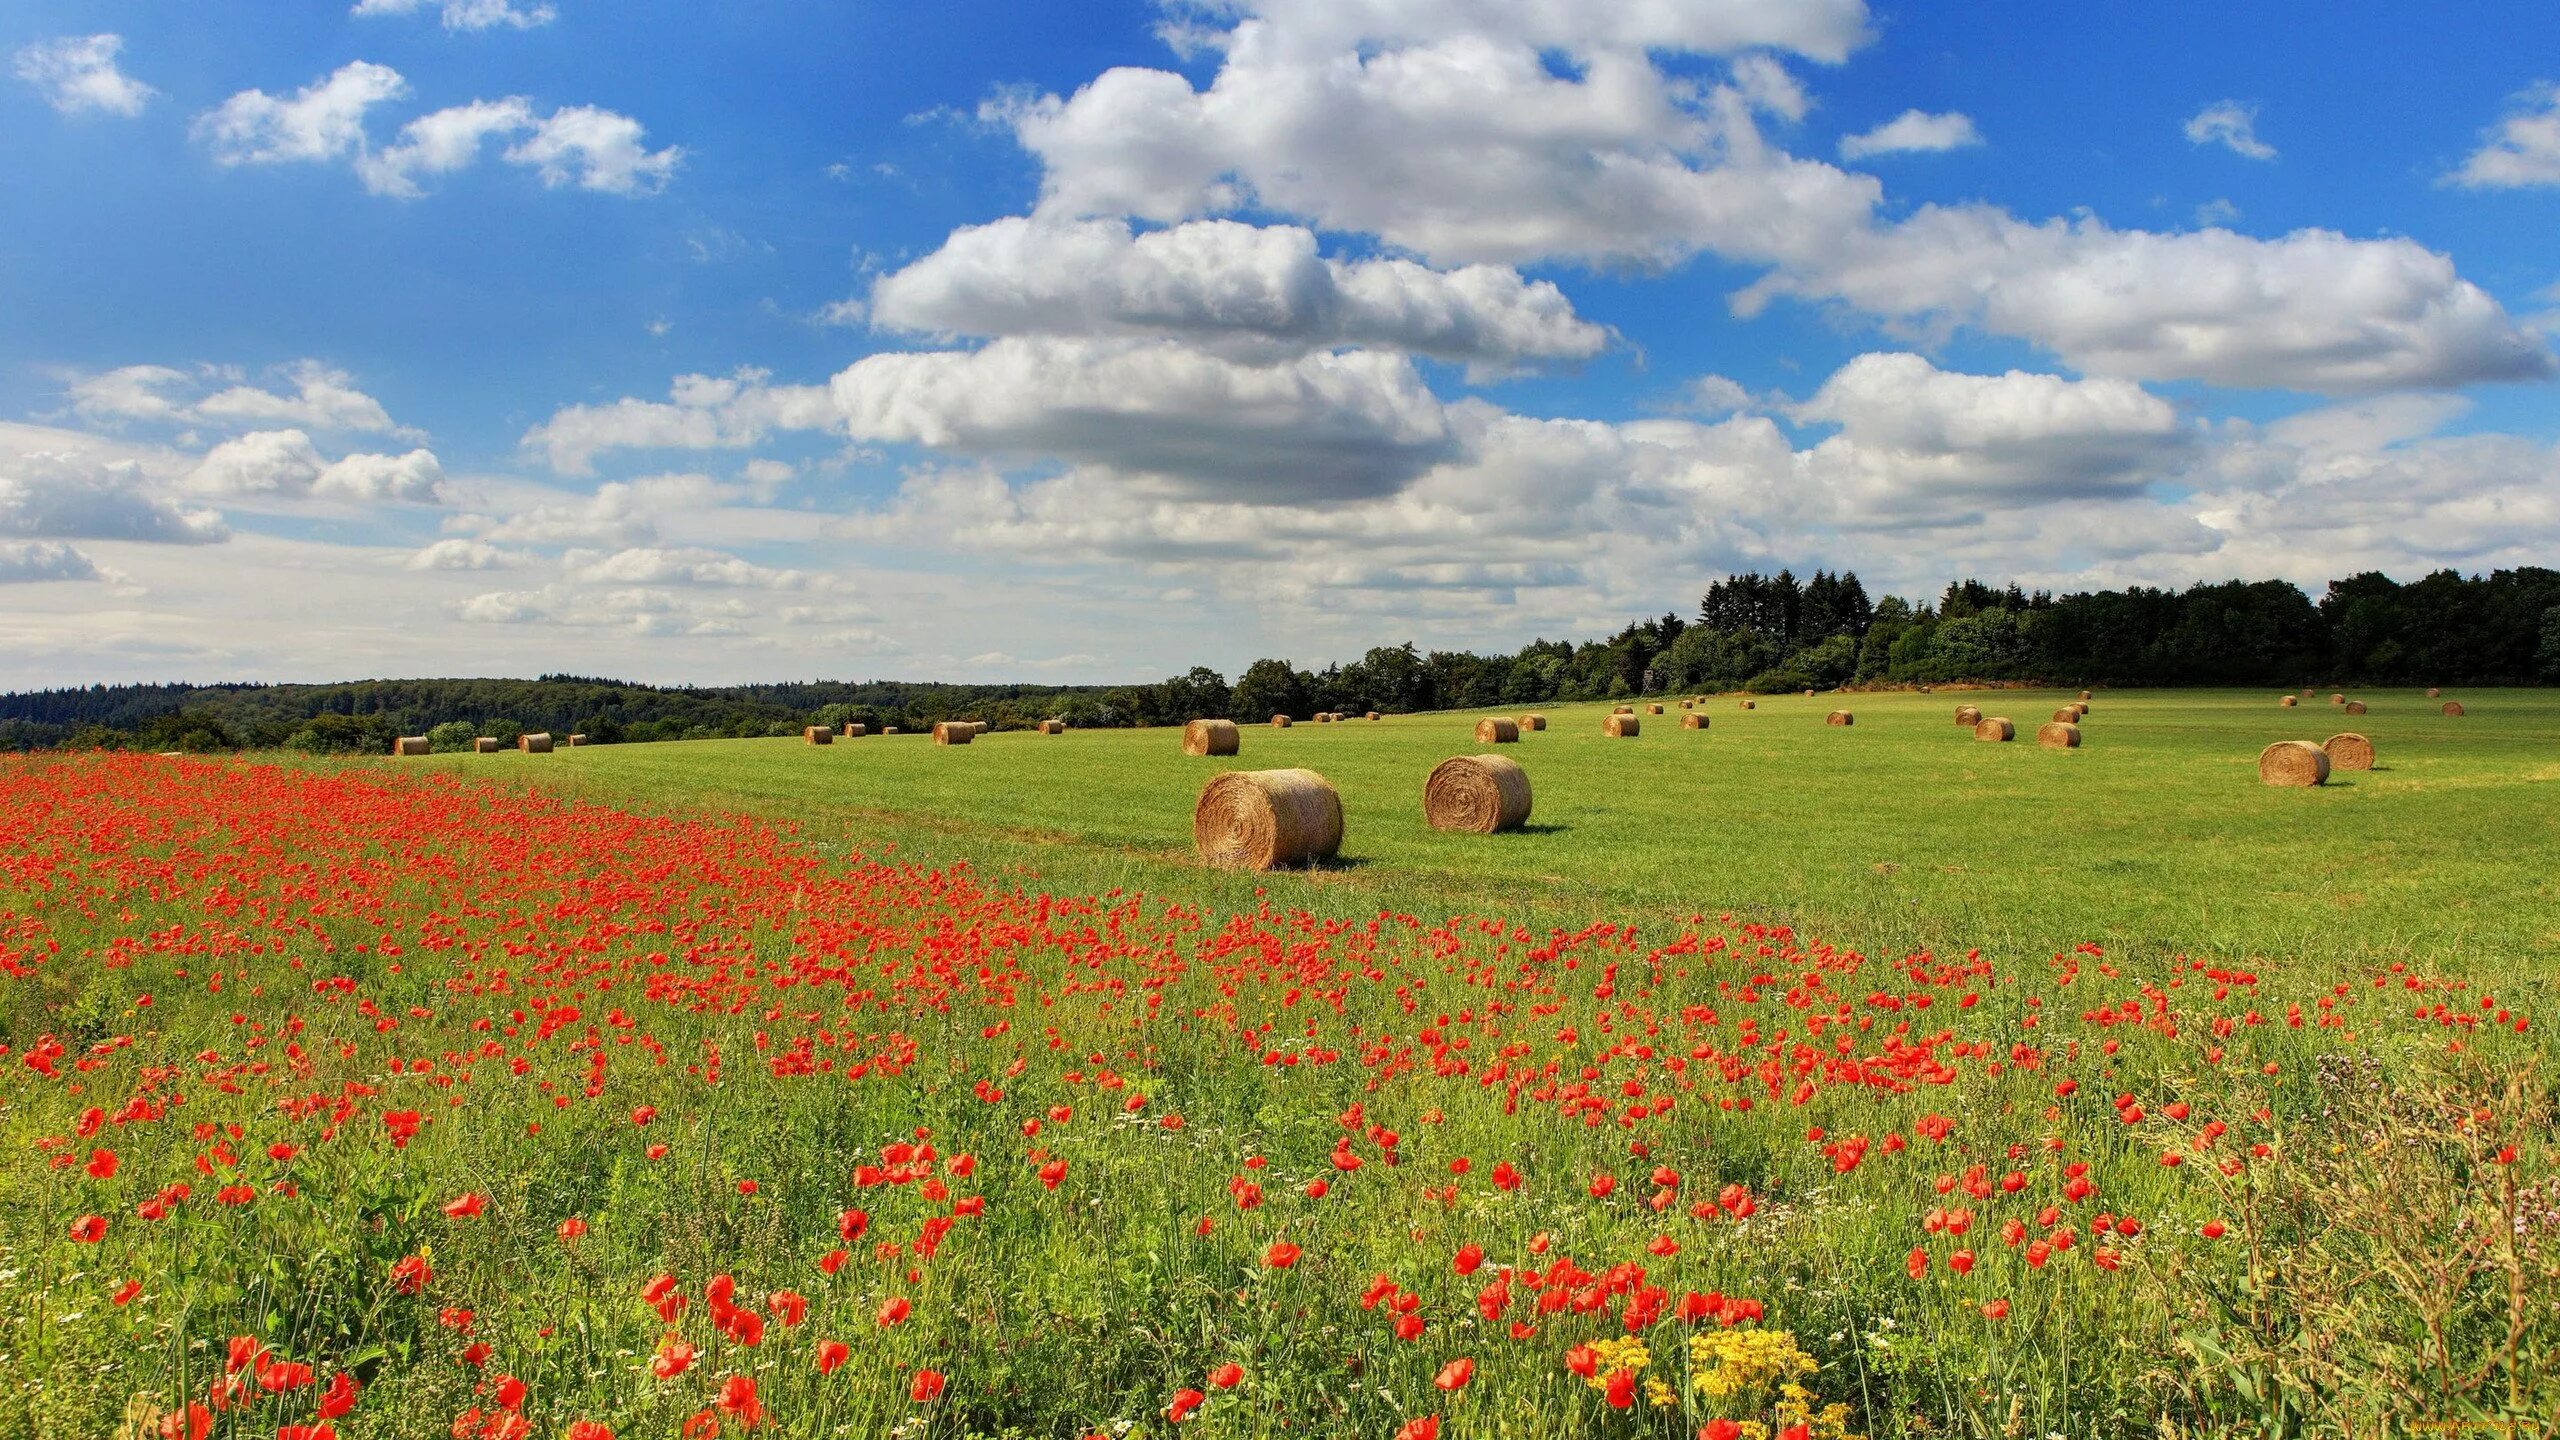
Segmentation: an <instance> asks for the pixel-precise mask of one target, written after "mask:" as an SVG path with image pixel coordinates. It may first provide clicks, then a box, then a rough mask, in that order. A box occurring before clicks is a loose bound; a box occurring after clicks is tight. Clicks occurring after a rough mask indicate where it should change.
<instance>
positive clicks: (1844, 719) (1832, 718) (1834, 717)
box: [1804, 690, 1858, 725]
mask: <svg viewBox="0 0 2560 1440" xmlns="http://www.w3.org/2000/svg"><path fill="white" fill-rule="evenodd" d="M1804 693H1806V694H1807V695H1810V694H1812V693H1813V692H1812V691H1810V690H1807V691H1806V692H1804ZM1822 723H1823V724H1825V725H1855V724H1857V723H1858V717H1857V716H1855V715H1852V714H1850V713H1849V712H1848V711H1846V710H1834V711H1832V712H1831V713H1830V714H1828V715H1825V716H1823V717H1822Z"/></svg>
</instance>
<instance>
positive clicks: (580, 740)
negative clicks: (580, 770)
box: [569, 735, 587, 750]
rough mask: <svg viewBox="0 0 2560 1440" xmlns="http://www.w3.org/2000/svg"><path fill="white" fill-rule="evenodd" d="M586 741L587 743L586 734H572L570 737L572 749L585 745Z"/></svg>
mask: <svg viewBox="0 0 2560 1440" xmlns="http://www.w3.org/2000/svg"><path fill="white" fill-rule="evenodd" d="M586 743H587V737H586V736H584V735H572V736H570V737H569V748H570V749H572V750H575V749H577V748H578V747H579V746H581V745H584V744H586Z"/></svg>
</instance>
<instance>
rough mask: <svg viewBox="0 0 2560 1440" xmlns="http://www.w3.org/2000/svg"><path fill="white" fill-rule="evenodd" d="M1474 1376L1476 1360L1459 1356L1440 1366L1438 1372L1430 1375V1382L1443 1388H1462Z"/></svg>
mask: <svg viewBox="0 0 2560 1440" xmlns="http://www.w3.org/2000/svg"><path fill="white" fill-rule="evenodd" d="M1474 1378H1476V1362H1475V1361H1473V1360H1470V1359H1467V1358H1466V1357H1464V1356H1460V1357H1459V1358H1458V1359H1455V1360H1452V1361H1450V1362H1449V1363H1448V1364H1446V1365H1443V1366H1441V1367H1440V1373H1439V1374H1437V1375H1434V1376H1432V1377H1431V1383H1432V1384H1434V1385H1437V1386H1439V1387H1440V1388H1441V1389H1443V1390H1464V1389H1465V1388H1467V1382H1468V1381H1470V1380H1473V1379H1474Z"/></svg>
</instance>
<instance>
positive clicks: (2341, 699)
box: [2329, 695, 2347, 705]
mask: <svg viewBox="0 0 2560 1440" xmlns="http://www.w3.org/2000/svg"><path fill="white" fill-rule="evenodd" d="M2329 703H2330V704H2332V705H2344V704H2346V703H2347V697H2346V696H2344V695H2332V696H2330V697H2329Z"/></svg>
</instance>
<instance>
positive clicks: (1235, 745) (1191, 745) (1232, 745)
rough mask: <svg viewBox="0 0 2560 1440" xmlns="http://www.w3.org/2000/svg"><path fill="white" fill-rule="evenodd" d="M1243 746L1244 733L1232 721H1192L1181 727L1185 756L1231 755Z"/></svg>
mask: <svg viewBox="0 0 2560 1440" xmlns="http://www.w3.org/2000/svg"><path fill="white" fill-rule="evenodd" d="M1243 744H1244V732H1243V731H1241V730H1238V729H1237V728H1236V722H1234V721H1233V720H1194V721H1192V722H1191V723H1190V724H1188V725H1185V726H1183V727H1182V753H1183V754H1185V755H1233V754H1234V753H1236V751H1237V750H1238V749H1239V748H1241V747H1242V746H1243Z"/></svg>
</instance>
